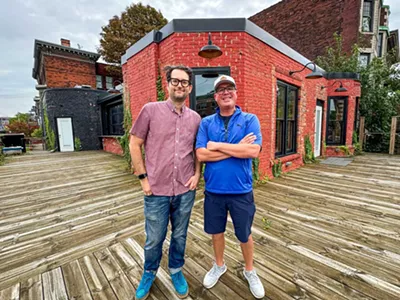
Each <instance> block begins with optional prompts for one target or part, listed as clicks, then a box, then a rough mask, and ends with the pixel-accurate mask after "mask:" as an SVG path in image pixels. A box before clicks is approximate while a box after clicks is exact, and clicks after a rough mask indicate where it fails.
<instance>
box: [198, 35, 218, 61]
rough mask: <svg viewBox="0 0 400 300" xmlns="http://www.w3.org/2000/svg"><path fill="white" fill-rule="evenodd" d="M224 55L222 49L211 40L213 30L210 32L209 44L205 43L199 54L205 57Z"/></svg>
mask: <svg viewBox="0 0 400 300" xmlns="http://www.w3.org/2000/svg"><path fill="white" fill-rule="evenodd" d="M221 55H222V51H221V49H220V48H219V47H218V46H215V45H213V43H212V41H211V32H209V33H208V45H205V46H204V47H203V48H201V50H200V51H199V56H201V57H204V58H216V57H218V56H221Z"/></svg>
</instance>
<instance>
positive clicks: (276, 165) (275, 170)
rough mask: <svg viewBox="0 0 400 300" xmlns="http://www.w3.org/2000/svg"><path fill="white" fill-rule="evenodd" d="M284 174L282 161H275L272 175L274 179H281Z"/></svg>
mask: <svg viewBox="0 0 400 300" xmlns="http://www.w3.org/2000/svg"><path fill="white" fill-rule="evenodd" d="M281 174H282V161H281V160H280V159H278V161H277V162H276V163H275V161H272V175H274V177H279V176H281Z"/></svg>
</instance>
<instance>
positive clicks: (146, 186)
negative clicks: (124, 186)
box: [140, 177, 153, 196]
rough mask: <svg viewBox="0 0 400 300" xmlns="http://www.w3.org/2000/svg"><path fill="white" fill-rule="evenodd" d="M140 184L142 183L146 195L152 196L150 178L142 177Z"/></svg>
mask: <svg viewBox="0 0 400 300" xmlns="http://www.w3.org/2000/svg"><path fill="white" fill-rule="evenodd" d="M140 184H141V185H142V190H143V193H144V194H145V195H146V196H151V195H153V192H152V191H151V188H150V183H149V179H148V178H147V177H146V178H144V179H142V180H140Z"/></svg>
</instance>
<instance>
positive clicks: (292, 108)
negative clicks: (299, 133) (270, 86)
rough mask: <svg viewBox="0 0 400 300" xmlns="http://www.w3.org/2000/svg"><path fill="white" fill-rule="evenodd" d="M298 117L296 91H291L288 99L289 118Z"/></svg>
mask: <svg viewBox="0 0 400 300" xmlns="http://www.w3.org/2000/svg"><path fill="white" fill-rule="evenodd" d="M295 117H296V91H295V90H290V91H289V99H288V120H294V119H295Z"/></svg>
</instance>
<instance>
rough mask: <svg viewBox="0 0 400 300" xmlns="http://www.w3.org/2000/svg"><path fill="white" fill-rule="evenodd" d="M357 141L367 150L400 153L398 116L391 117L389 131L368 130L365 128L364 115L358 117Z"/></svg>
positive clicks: (399, 118)
mask: <svg viewBox="0 0 400 300" xmlns="http://www.w3.org/2000/svg"><path fill="white" fill-rule="evenodd" d="M359 141H360V145H361V148H362V149H363V150H365V151H367V152H380V153H385V152H386V153H387V151H388V150H389V154H392V155H393V154H400V116H396V117H393V118H392V126H391V130H390V132H368V131H366V130H365V117H360V127H359Z"/></svg>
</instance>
